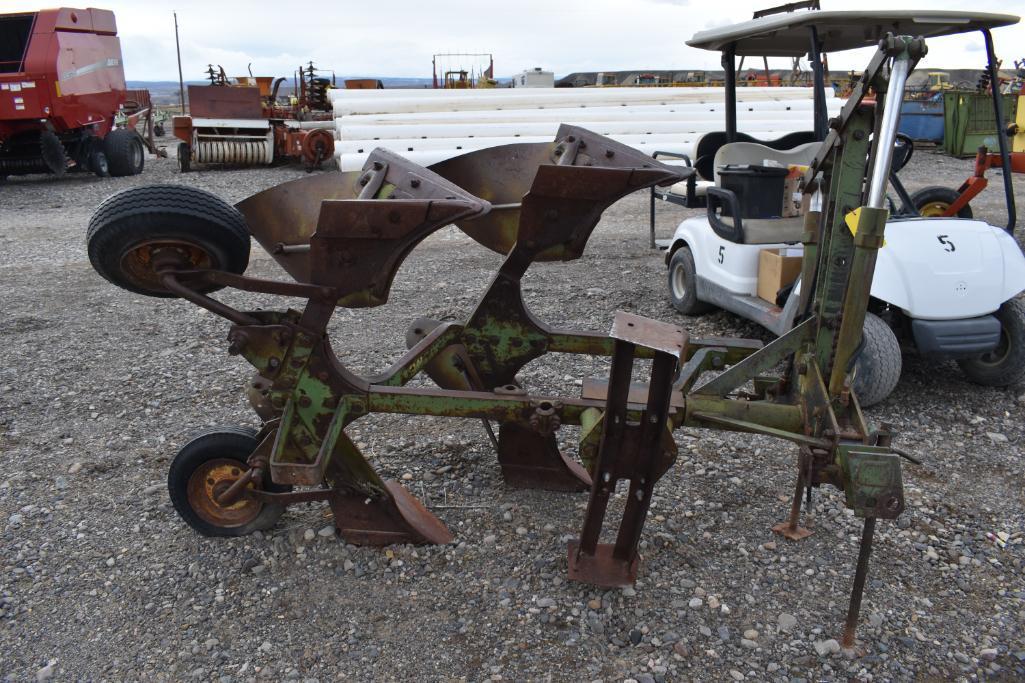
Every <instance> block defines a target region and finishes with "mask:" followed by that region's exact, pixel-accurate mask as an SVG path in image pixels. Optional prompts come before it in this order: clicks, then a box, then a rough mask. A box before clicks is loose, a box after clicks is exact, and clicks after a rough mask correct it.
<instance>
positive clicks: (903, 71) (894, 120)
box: [865, 50, 911, 209]
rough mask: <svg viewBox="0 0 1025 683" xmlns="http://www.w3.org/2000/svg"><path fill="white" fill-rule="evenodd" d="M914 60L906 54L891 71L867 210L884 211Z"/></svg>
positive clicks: (901, 56) (874, 159)
mask: <svg viewBox="0 0 1025 683" xmlns="http://www.w3.org/2000/svg"><path fill="white" fill-rule="evenodd" d="M910 68H911V58H910V56H909V55H908V54H907V51H906V50H905V51H904V53H903V54H900V55H897V56H896V57H894V59H893V65H892V66H891V67H890V82H889V83H888V84H887V86H886V99H885V101H884V104H883V115H882V122H881V123H880V125H879V132H878V133H877V134H876V145H875V157H874V158H873V159H872V175H871V176H870V181H869V182H870V184H869V189H868V198H867V200H866V201H865V204H866V205H867V206H870V207H872V208H873V209H882V208H884V205H883V200H884V198H885V197H886V184H887V183H888V182H889V180H890V163H891V162H892V161H893V144H894V142H896V140H897V124H898V122H899V121H900V106H901V102H902V101H903V100H904V86H905V85H906V84H907V82H908V71H909V70H910Z"/></svg>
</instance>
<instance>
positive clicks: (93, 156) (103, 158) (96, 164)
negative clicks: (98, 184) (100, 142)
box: [89, 149, 110, 178]
mask: <svg viewBox="0 0 1025 683" xmlns="http://www.w3.org/2000/svg"><path fill="white" fill-rule="evenodd" d="M89 170H90V171H92V172H93V173H94V174H96V176H97V177H98V178H108V177H110V164H109V163H108V162H107V155H106V154H104V153H103V150H101V149H94V150H93V151H92V152H91V153H90V154H89Z"/></svg>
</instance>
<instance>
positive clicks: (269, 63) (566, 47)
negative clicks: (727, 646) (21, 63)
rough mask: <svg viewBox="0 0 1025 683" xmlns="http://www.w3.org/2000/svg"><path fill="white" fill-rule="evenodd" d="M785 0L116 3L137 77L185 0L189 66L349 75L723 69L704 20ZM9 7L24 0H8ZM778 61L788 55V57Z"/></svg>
mask: <svg viewBox="0 0 1025 683" xmlns="http://www.w3.org/2000/svg"><path fill="white" fill-rule="evenodd" d="M777 2H778V0H760V1H758V2H753V1H750V0H741V1H736V2H689V1H688V0H521V1H520V2H516V3H467V2H465V1H457V0H432V2H423V1H422V0H421V1H419V2H411V1H409V0H392V2H389V3H365V2H352V1H349V2H345V1H343V2H333V3H319V2H309V1H308V0H307V2H303V3H298V2H293V3H288V2H282V1H280V0H278V1H275V2H271V1H268V0H250V1H248V2H246V1H241V0H224V1H220V2H217V1H213V0H207V1H201V0H175V1H174V5H171V4H166V3H141V2H138V0H108V1H106V2H102V3H97V4H99V5H101V6H104V7H107V8H110V9H112V10H114V12H115V14H116V16H117V22H118V28H119V35H120V37H121V43H122V51H123V53H124V59H125V71H126V73H127V75H128V77H129V78H131V79H138V80H144V79H145V80H177V76H178V72H177V66H176V61H175V48H174V24H173V20H172V16H171V11H172V9H176V10H177V11H178V22H179V26H180V31H181V43H182V61H183V69H184V72H185V78H186V79H187V80H200V79H202V78H203V75H204V72H205V70H206V65H207V64H208V63H213V64H221V65H223V66H224V68H225V70H226V71H227V72H228V73H229V74H239V75H240V74H245V73H246V69H247V65H248V64H250V63H252V69H253V73H254V74H259V75H268V76H290V75H291V74H292V72H293V71H294V70H295V69H296V68H297V67H298V66H299V64H300V63H305V62H307V61H309V60H311V59H312V60H313V61H314V62H315V63H316V64H317V65H318V66H321V67H323V68H326V69H334V70H335V71H336V72H338V73H339V74H340V75H341V74H344V75H365V76H371V75H373V76H421V77H429V76H430V74H431V55H432V54H433V53H436V52H491V53H493V54H494V57H495V70H496V73H497V74H498V75H499V76H509V75H512V74H514V73H517V72H519V71H520V70H522V69H526V68H531V67H535V66H540V67H544V68H546V69H549V70H553V71H555V72H556V74H558V75H563V74H566V73H569V72H571V71H598V70H609V71H611V70H619V69H638V70H641V69H715V68H718V64H719V56H718V54H713V53H709V52H704V51H702V50H695V49H692V48H688V47H687V46H686V45H685V44H684V43H685V41H686V40H687V39H688V38H689V37H690V36H691V35H692V34H693V33H694V32H696V31H698V30H701V29H704V28H708V27H711V26H720V25H724V24H728V23H733V22H737V21H743V20H746V19H749V18H750V17H751V13H752V12H753V11H754V10H755V9H758V8H761V7H765V6H768V5H772V4H777ZM823 4H824V5H825V9H859V10H866V9H874V8H879V9H883V8H893V7H894V6H895V5H894V3H893V2H886V1H885V0H859V1H857V2H854V1H852V0H824V2H823ZM0 6H3V7H4V11H7V6H11V10H14V9H17V8H19V7H20V8H26V7H27V6H28V4H27V3H26V2H25V0H14V2H11V0H0ZM900 6H901V7H902V8H903V7H911V8H914V7H919V8H923V9H964V8H965V6H966V3H964V2H963V0H958V1H957V2H953V1H948V0H924V1H923V0H910V1H908V2H905V3H901V5H900ZM971 8H972V9H973V10H977V11H990V12H1006V11H1013V9H1011V8H1010V6H1009V5H1008V3H1006V2H1001V1H998V0H975V1H974V2H972V3H971ZM994 38H995V40H996V44H997V50H998V52H1000V51H1001V50H1002V53H1003V55H1004V57H1005V61H1006V62H1007V63H1011V62H1012V61H1013V57H1016V56H1018V54H1017V50H1018V48H1019V46H1021V45H1022V44H1025V27H1023V26H1021V25H1018V26H1014V27H1009V28H1004V29H998V30H997V31H995V33H994ZM867 54H868V53H867V52H866V51H853V52H849V53H841V54H836V55H833V56H832V57H831V58H830V66H831V67H832V68H834V69H848V68H855V69H857V68H861V67H862V66H863V65H864V63H865V62H866V61H867ZM983 59H984V55H983V53H982V39H981V37H980V36H979V35H978V34H973V35H970V36H958V37H949V38H943V39H936V40H934V41H932V42H931V43H930V53H929V57H928V58H927V62H926V63H927V64H928V65H929V66H930V68H979V67H981V66H982V65H983V64H982V62H983ZM779 66H780V68H782V67H783V66H784V64H783V63H782V61H781V62H780V64H779Z"/></svg>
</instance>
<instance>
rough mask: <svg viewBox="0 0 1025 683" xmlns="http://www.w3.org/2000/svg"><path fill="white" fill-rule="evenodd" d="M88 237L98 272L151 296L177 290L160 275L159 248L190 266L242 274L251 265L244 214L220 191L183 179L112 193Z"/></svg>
mask: <svg viewBox="0 0 1025 683" xmlns="http://www.w3.org/2000/svg"><path fill="white" fill-rule="evenodd" d="M86 242H87V244H88V250H89V261H90V263H92V266H93V268H94V269H95V270H96V272H97V273H99V274H100V275H102V276H103V277H104V278H105V279H106V280H108V281H109V282H112V283H113V284H115V285H117V286H118V287H121V288H122V289H127V290H128V291H130V292H135V293H137V294H145V295H146V296H156V297H174V296H176V295H175V294H173V293H171V292H170V291H168V290H167V289H166V288H165V287H164V286H163V284H162V283H161V281H160V273H158V272H157V263H159V260H160V259H157V261H156V262H155V261H154V257H156V256H157V255H158V254H159V255H160V256H161V258H165V260H166V259H171V260H173V261H174V262H175V263H177V264H180V265H179V266H178V267H180V268H182V269H186V270H191V269H213V270H223V271H227V272H229V273H235V274H237V275H241V274H242V273H244V272H245V270H246V266H247V265H249V244H250V242H249V230H248V229H247V228H246V221H245V219H244V218H243V217H242V214H240V213H239V212H238V210H237V209H235V207H233V206H231V205H230V204H228V203H227V202H225V201H224V200H222V199H221V198H220V197H218V196H217V195H214V194H211V193H210V192H207V191H206V190H200V189H198V188H194V187H186V186H184V185H145V186H142V187H133V188H131V189H129V190H125V191H124V192H119V193H118V194H115V195H113V196H111V197H108V198H107V199H105V200H104V201H103V203H102V204H100V205H99V207H97V209H96V211H95V212H94V213H93V216H92V218H91V219H90V221H89V232H88V236H87V237H86ZM196 289H197V290H198V291H201V292H212V291H215V290H217V289H220V288H219V287H218V286H216V285H206V286H204V287H196Z"/></svg>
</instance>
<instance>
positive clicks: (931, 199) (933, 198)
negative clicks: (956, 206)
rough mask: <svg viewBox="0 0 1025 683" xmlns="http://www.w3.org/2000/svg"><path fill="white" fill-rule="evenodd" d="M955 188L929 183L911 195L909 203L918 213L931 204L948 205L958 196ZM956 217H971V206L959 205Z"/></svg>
mask: <svg viewBox="0 0 1025 683" xmlns="http://www.w3.org/2000/svg"><path fill="white" fill-rule="evenodd" d="M958 196H959V195H958V193H957V190H955V189H954V188H952V187H942V186H940V185H931V186H929V187H923V188H922V189H921V190H919V191H918V192H915V193H913V194H912V195H911V204H912V205H914V207H915V209H917V210H918V212H919V213H922V209H924V208H925V207H927V206H929V205H930V204H932V205H946V206H950V205H951V204H953V203H954V202H955V201H957V198H958ZM957 217H958V218H971V217H972V207H971V205H970V204H965V205H964V206H963V207H961V210H960V211H958V212H957Z"/></svg>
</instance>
